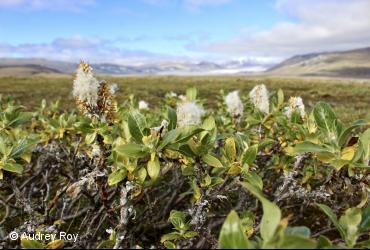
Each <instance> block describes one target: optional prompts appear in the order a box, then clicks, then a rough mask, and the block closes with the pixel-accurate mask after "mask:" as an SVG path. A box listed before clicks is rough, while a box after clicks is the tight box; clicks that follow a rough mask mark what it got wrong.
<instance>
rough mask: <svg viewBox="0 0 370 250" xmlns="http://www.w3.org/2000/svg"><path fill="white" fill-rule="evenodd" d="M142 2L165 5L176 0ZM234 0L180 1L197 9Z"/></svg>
mask: <svg viewBox="0 0 370 250" xmlns="http://www.w3.org/2000/svg"><path fill="white" fill-rule="evenodd" d="M140 1H141V2H144V3H147V4H152V5H158V6H165V5H168V4H173V3H175V1H174V0H140ZM232 1H233V0H179V1H178V2H179V3H180V4H181V5H183V6H184V7H185V8H187V9H189V10H192V11H197V10H199V9H200V8H201V7H206V6H218V5H223V4H227V3H230V2H232Z"/></svg>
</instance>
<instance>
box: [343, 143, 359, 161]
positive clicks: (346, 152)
mask: <svg viewBox="0 0 370 250" xmlns="http://www.w3.org/2000/svg"><path fill="white" fill-rule="evenodd" d="M355 153H356V148H355V147H354V146H351V147H346V148H344V149H343V150H342V154H341V159H342V160H345V161H350V160H352V159H353V157H354V156H355Z"/></svg>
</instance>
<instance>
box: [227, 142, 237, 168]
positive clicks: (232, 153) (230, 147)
mask: <svg viewBox="0 0 370 250" xmlns="http://www.w3.org/2000/svg"><path fill="white" fill-rule="evenodd" d="M225 150H226V155H227V157H228V158H229V160H230V162H233V161H235V158H236V147H235V140H234V138H232V137H230V138H227V139H226V142H225Z"/></svg>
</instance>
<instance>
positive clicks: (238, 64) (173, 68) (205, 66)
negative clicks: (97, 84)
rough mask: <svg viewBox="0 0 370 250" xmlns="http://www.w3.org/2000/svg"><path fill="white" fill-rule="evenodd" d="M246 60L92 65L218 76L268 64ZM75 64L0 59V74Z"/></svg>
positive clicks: (108, 70)
mask: <svg viewBox="0 0 370 250" xmlns="http://www.w3.org/2000/svg"><path fill="white" fill-rule="evenodd" d="M271 66H272V65H271V64H261V63H257V62H253V61H248V60H238V61H228V62H224V63H214V62H208V61H200V62H162V63H150V64H142V65H121V64H112V63H99V64H92V67H93V69H94V72H96V73H97V74H102V75H220V74H235V73H250V72H260V71H264V70H266V69H267V68H269V67H271ZM76 67H77V63H70V62H64V61H53V60H47V59H39V58H2V59H1V58H0V77H1V76H22V77H24V76H30V75H38V74H68V75H70V74H73V72H75V70H76Z"/></svg>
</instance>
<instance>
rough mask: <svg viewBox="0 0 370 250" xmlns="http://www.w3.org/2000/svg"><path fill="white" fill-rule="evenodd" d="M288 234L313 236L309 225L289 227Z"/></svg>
mask: <svg viewBox="0 0 370 250" xmlns="http://www.w3.org/2000/svg"><path fill="white" fill-rule="evenodd" d="M285 234H286V235H301V236H303V237H306V238H309V237H310V236H311V230H310V229H309V228H308V227H304V226H300V227H288V228H287V229H286V230H285Z"/></svg>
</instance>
